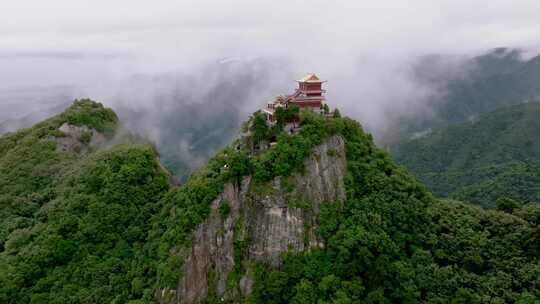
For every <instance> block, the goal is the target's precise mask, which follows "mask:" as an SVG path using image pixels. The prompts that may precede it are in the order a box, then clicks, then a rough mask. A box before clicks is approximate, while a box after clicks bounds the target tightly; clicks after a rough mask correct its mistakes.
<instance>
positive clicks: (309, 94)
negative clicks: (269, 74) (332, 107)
mask: <svg viewBox="0 0 540 304" xmlns="http://www.w3.org/2000/svg"><path fill="white" fill-rule="evenodd" d="M296 82H298V87H297V88H296V90H295V91H294V93H292V94H290V95H280V96H278V97H276V98H275V99H274V100H272V101H270V102H268V104H267V105H266V107H265V108H264V109H263V110H262V111H263V113H264V114H265V115H266V120H267V121H268V122H269V123H274V122H275V111H276V109H277V108H279V107H284V108H287V107H288V106H289V105H291V104H294V105H297V106H298V107H300V109H308V110H312V111H314V112H316V113H320V112H321V111H322V107H323V105H324V103H325V101H326V99H325V97H324V93H326V90H323V89H322V84H323V83H325V82H326V81H324V80H320V79H319V77H317V75H315V74H308V75H306V76H304V77H303V78H302V79H299V80H297V81H296Z"/></svg>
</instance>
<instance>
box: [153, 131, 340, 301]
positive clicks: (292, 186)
mask: <svg viewBox="0 0 540 304" xmlns="http://www.w3.org/2000/svg"><path fill="white" fill-rule="evenodd" d="M304 169H305V170H304V172H302V173H297V174H294V175H292V176H290V177H287V178H276V179H274V180H273V181H271V182H270V183H267V184H257V183H254V182H252V179H251V178H250V177H245V178H244V179H243V181H242V182H241V183H240V185H233V184H227V185H225V188H224V191H223V193H221V195H219V196H218V197H217V198H216V199H215V200H214V201H213V203H212V212H211V215H210V216H209V218H208V219H207V220H206V222H204V223H203V224H201V225H200V226H199V228H198V229H197V230H196V232H195V233H194V236H193V241H192V246H191V248H190V249H189V251H188V253H187V257H186V259H185V261H184V265H183V268H182V270H181V271H182V278H181V280H180V282H179V284H178V286H177V289H176V290H161V291H159V292H158V299H159V302H160V303H199V302H201V301H202V300H204V299H205V298H207V296H209V295H213V296H216V297H218V298H220V299H228V298H239V297H240V298H241V297H246V296H249V294H250V293H251V290H252V286H253V283H254V281H253V276H252V274H253V271H252V270H251V269H250V266H249V264H250V262H264V263H267V264H269V265H271V266H274V267H279V265H280V258H281V255H282V254H283V253H285V252H287V251H290V250H292V251H304V250H309V249H310V248H314V247H319V246H323V244H322V243H321V241H320V240H318V239H317V237H316V236H315V233H314V228H315V227H316V225H317V223H316V216H317V214H318V212H319V210H320V207H321V204H325V203H339V202H342V201H344V200H345V187H344V176H345V172H346V158H345V144H344V141H343V139H342V138H341V137H340V136H333V137H330V138H328V139H327V140H326V141H325V142H324V143H322V144H321V145H318V146H316V147H315V148H314V149H313V153H311V155H310V157H309V158H307V159H305V160H304Z"/></svg>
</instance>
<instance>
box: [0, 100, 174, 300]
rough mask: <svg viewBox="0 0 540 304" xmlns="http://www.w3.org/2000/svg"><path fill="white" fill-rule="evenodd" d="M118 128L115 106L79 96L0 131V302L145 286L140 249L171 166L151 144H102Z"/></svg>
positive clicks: (102, 296)
mask: <svg viewBox="0 0 540 304" xmlns="http://www.w3.org/2000/svg"><path fill="white" fill-rule="evenodd" d="M118 128H119V122H118V118H117V117H116V114H115V113H114V112H113V111H112V110H110V109H107V108H104V107H103V106H102V105H101V104H98V103H95V102H92V101H90V100H81V101H75V102H74V104H73V105H72V106H71V107H69V108H68V109H67V110H66V111H65V112H63V113H61V114H60V115H58V116H55V117H53V118H50V119H48V120H46V121H44V122H41V123H39V124H37V125H35V126H33V127H31V128H28V129H22V130H19V131H17V132H15V133H8V134H6V135H3V136H2V137H0V269H2V271H0V302H2V303H105V302H115V301H116V302H118V303H125V302H126V301H127V299H129V298H130V297H128V296H127V295H128V294H131V293H134V292H135V293H139V294H142V292H143V289H144V287H145V286H147V285H145V283H144V282H145V281H144V277H145V276H147V275H149V274H148V273H147V269H149V266H148V265H149V264H151V261H148V260H146V259H145V256H144V255H142V254H141V252H142V250H143V247H144V244H145V242H146V241H145V240H146V234H147V230H149V218H150V216H151V215H152V214H154V213H155V212H156V209H159V208H158V206H159V204H157V202H158V201H159V199H160V197H161V195H162V194H163V193H164V192H165V191H166V190H167V189H168V187H169V185H168V176H167V175H166V173H165V172H163V171H162V169H161V167H160V166H159V163H158V161H157V160H156V156H157V154H156V152H155V151H154V149H153V148H152V147H150V146H145V145H134V144H127V145H119V146H115V147H114V148H112V149H102V148H101V147H100V146H99V144H106V143H107V142H108V141H110V140H111V139H112V138H113V136H115V134H116V130H117V129H118ZM62 130H64V131H65V132H64V131H62ZM97 138H100V139H105V141H96V139H97ZM62 147H63V148H65V149H63V148H62Z"/></svg>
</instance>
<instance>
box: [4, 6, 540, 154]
mask: <svg viewBox="0 0 540 304" xmlns="http://www.w3.org/2000/svg"><path fill="white" fill-rule="evenodd" d="M538 11H540V3H539V2H538V1H536V0H523V1H502V0H501V1H493V0H492V1H476V2H471V1H466V0H453V1H450V0H444V1H430V0H420V1H406V2H403V1H402V2H398V1H389V0H383V1H339V0H338V1H319V0H312V1H296V0H293V1H267V0H263V1H247V0H238V1H237V0H234V1H208V0H203V1H172V0H165V1H159V2H156V3H150V2H139V1H128V0H119V1H104V0H94V1H67V0H51V1H46V2H43V1H29V0H27V1H16V2H15V1H10V2H9V3H5V4H3V6H2V10H0V37H1V38H2V39H0V67H1V68H0V120H6V119H9V118H17V117H22V116H24V114H25V113H31V112H35V111H43V108H44V107H45V108H46V107H47V105H49V104H51V105H58V104H62V103H63V102H65V101H67V100H66V99H70V98H74V97H90V98H94V99H98V100H100V101H102V102H104V103H105V104H107V105H109V106H112V107H113V108H115V109H116V110H118V111H119V113H120V115H121V116H122V117H123V118H124V119H125V122H126V124H127V126H128V127H129V128H130V129H133V130H135V131H137V132H139V133H142V134H144V135H146V136H148V137H149V138H151V139H152V140H153V141H155V142H157V143H159V144H161V145H163V146H164V145H165V144H164V141H165V140H169V139H170V138H171V136H173V135H177V136H179V137H178V142H176V143H174V144H172V145H171V147H174V148H172V149H175V150H177V151H178V154H179V155H183V157H188V156H189V153H190V152H189V151H191V150H192V149H193V146H196V145H197V144H200V142H201V141H203V142H204V143H205V144H206V145H208V142H212V141H214V142H215V145H211V148H212V149H213V148H215V147H217V146H220V145H222V143H221V142H220V140H218V138H219V137H220V136H221V137H222V138H223V137H231V136H233V135H232V134H233V133H234V132H231V130H224V129H223V128H224V127H223V126H222V125H220V124H217V123H216V121H217V120H218V119H219V118H220V117H222V118H224V119H230V120H231V125H227V126H226V128H230V129H232V131H235V127H234V126H236V128H237V127H238V124H239V123H240V121H241V120H242V119H243V118H245V117H246V116H247V114H248V113H250V112H251V111H253V110H255V109H257V108H258V107H260V106H262V105H263V104H264V103H265V102H266V101H267V100H268V99H269V98H271V97H273V96H274V95H277V94H281V93H287V92H289V91H291V90H292V89H293V88H294V85H295V84H294V82H293V80H294V79H296V78H297V77H300V76H302V74H304V73H307V72H316V73H318V74H319V75H320V76H321V77H322V78H324V79H326V80H328V83H327V89H328V100H329V102H330V104H331V105H332V106H336V107H339V108H340V109H342V110H343V111H345V112H346V113H347V114H348V115H350V116H353V117H355V118H358V119H359V120H361V121H362V123H363V124H364V125H365V126H366V127H367V128H368V129H369V130H370V131H372V132H374V133H375V135H376V136H382V135H383V134H385V133H387V132H389V130H391V129H392V128H394V123H395V121H396V120H397V119H398V118H400V117H407V116H414V115H419V113H420V114H421V115H430V113H431V109H430V103H431V102H434V101H435V100H438V98H437V95H438V94H441V92H440V90H439V88H438V87H437V86H436V85H433V82H430V81H425V79H420V78H419V75H418V74H417V72H418V71H416V70H415V64H416V63H417V62H418V61H419V60H420V59H421V58H424V57H423V56H425V55H426V54H444V55H448V56H447V58H455V60H451V61H450V62H448V66H447V67H448V73H455V72H456V71H455V69H454V67H456V66H458V67H459V62H460V60H462V59H463V58H464V57H462V56H465V57H467V56H472V55H474V54H478V53H481V52H484V51H486V50H488V49H491V48H493V47H497V46H510V47H518V48H522V49H525V50H527V51H530V52H531V53H535V52H536V51H538V49H540V48H539V46H540V41H539V40H538V34H539V30H538V29H539V28H540V19H538V14H537V12H538ZM438 68H440V66H438ZM440 74H441V73H439V74H438V75H440ZM51 90H52V92H54V93H50V92H51ZM46 91H48V92H49V93H48V94H45V93H43V92H46ZM14 92H15V93H14ZM29 92H31V93H29ZM13 96H16V97H17V98H14V97H13ZM21 96H26V97H22V98H21ZM43 96H46V97H43ZM51 96H53V98H52V99H54V98H56V97H54V96H57V101H51V98H50V97H51ZM205 132H206V134H207V137H206V138H201V137H204V136H203V134H204V133H205ZM214 138H215V139H214ZM201 145H202V144H201ZM205 157H206V156H205V155H203V156H202V158H203V159H204V158H205ZM192 158H193V160H194V162H199V161H197V160H199V159H201V156H200V155H192Z"/></svg>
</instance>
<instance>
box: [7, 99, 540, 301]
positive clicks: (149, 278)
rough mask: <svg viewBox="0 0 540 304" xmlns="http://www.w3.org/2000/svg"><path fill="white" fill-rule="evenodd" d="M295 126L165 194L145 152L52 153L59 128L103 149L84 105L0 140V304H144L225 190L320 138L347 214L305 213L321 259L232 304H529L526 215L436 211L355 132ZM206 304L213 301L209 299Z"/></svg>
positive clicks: (294, 157)
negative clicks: (341, 151)
mask: <svg viewBox="0 0 540 304" xmlns="http://www.w3.org/2000/svg"><path fill="white" fill-rule="evenodd" d="M301 118H302V119H301V125H302V130H301V131H300V133H299V134H295V135H290V134H285V133H283V132H281V131H280V130H279V129H272V130H263V131H264V132H262V133H261V134H263V135H264V136H274V135H277V144H276V145H274V146H273V147H271V148H270V149H269V150H267V151H265V152H264V153H261V154H258V155H251V154H250V153H249V151H246V150H244V149H236V148H235V146H234V145H233V146H231V147H228V148H226V149H224V150H223V151H221V152H220V153H218V154H216V155H215V156H214V157H213V158H211V159H210V161H209V162H208V164H207V165H206V166H204V167H202V168H200V169H199V170H198V171H197V172H195V173H194V174H193V175H192V176H191V178H190V179H189V180H188V182H187V183H186V184H185V185H184V186H182V187H180V188H176V189H171V190H170V189H169V186H168V182H167V175H166V173H165V172H163V171H162V169H161V167H160V165H159V163H158V162H157V160H156V156H157V155H156V153H155V151H154V149H153V148H151V147H149V146H141V145H136V144H124V145H119V146H115V147H113V148H100V147H89V148H88V149H86V150H84V151H83V152H76V151H73V152H69V151H68V152H63V151H59V150H58V149H57V148H56V145H55V142H56V141H55V138H57V137H62V136H65V135H63V134H62V133H61V132H59V130H58V128H59V127H60V126H61V125H62V124H63V123H65V122H69V123H70V124H73V125H87V126H89V127H92V128H94V129H96V130H99V131H101V132H104V133H105V134H107V136H108V137H111V136H112V135H113V134H114V130H115V129H116V128H117V126H118V122H117V119H116V116H115V115H114V113H113V112H112V111H110V110H108V109H105V108H103V107H102V106H101V105H100V104H97V103H94V102H91V101H80V102H76V103H75V104H74V105H73V106H72V107H70V108H69V109H68V110H67V111H66V112H64V113H63V114H61V115H59V116H57V117H54V118H52V119H49V120H47V121H45V122H43V123H40V124H38V125H36V126H34V127H32V128H30V129H24V130H20V131H18V132H16V133H12V134H8V135H4V136H2V137H0V193H1V195H0V216H1V240H0V241H1V247H0V269H2V271H1V272H0V302H2V303H132V304H133V303H152V302H154V299H155V292H156V291H157V290H158V288H164V287H172V288H174V287H176V285H177V284H178V280H179V278H180V276H181V275H182V274H181V272H180V271H179V269H180V266H181V265H182V263H183V261H182V254H181V253H182V252H184V251H185V250H186V249H187V248H189V246H190V244H191V237H192V232H193V230H194V229H195V228H196V227H197V225H198V224H200V223H202V222H203V221H204V220H205V219H206V218H207V217H208V215H209V213H210V204H211V202H212V200H213V199H214V198H215V197H216V196H217V195H218V194H219V193H220V192H221V191H222V190H223V186H224V184H225V183H226V182H232V183H238V182H239V180H241V178H242V177H243V176H246V175H251V176H252V177H253V180H254V182H256V183H260V184H264V183H265V182H268V181H270V180H272V178H273V177H275V176H288V175H290V174H292V173H293V172H302V170H303V168H302V163H303V162H302V160H303V159H304V158H306V157H308V156H309V155H310V153H311V149H312V148H313V147H314V146H315V145H317V144H319V143H321V142H322V141H323V140H324V139H325V138H327V137H329V136H332V135H339V136H341V137H342V138H343V139H344V140H345V146H346V159H347V174H346V177H345V184H346V193H347V200H346V201H345V202H335V204H325V206H326V207H324V208H323V210H321V211H320V214H318V222H319V228H318V229H317V234H318V235H319V236H320V237H321V239H322V240H324V247H323V248H320V249H316V250H312V251H309V252H304V253H292V252H291V253H290V254H288V255H287V256H286V257H284V264H283V267H281V268H279V269H273V268H270V267H269V266H267V265H264V264H258V265H255V266H256V269H257V271H256V273H255V278H256V282H255V286H254V290H253V294H252V296H251V297H250V298H248V299H238V301H242V302H247V303H359V302H366V303H394V302H404V303H418V302H424V303H449V302H454V303H488V302H490V303H492V302H493V303H535V301H538V299H540V281H539V279H538V278H540V265H539V261H538V251H539V250H540V243H539V242H538V240H539V239H540V237H539V236H540V231H539V228H538V223H539V218H540V210H539V209H538V205H528V206H524V207H518V208H515V209H513V210H509V211H508V212H512V214H510V213H504V212H500V211H485V210H482V209H480V208H476V207H471V206H468V205H465V204H462V203H455V202H447V201H444V202H438V201H436V200H434V199H433V197H432V196H431V194H430V193H429V192H428V191H427V190H426V189H425V188H424V186H423V185H421V184H420V183H418V182H417V181H416V180H415V179H414V177H412V176H411V175H410V174H409V173H408V172H407V171H406V170H405V169H403V168H402V167H399V166H397V165H396V164H395V163H394V162H393V161H392V160H391V158H390V156H389V155H388V154H387V153H385V152H384V151H382V150H380V149H378V148H377V147H376V146H375V145H374V143H373V141H372V138H371V136H370V135H368V134H366V133H364V131H363V130H362V127H361V126H360V125H359V124H358V123H357V122H355V121H353V120H351V119H348V118H337V117H336V118H323V117H322V116H317V115H313V114H309V113H303V114H302V116H301ZM259 131H260V130H259ZM259 131H257V132H259ZM264 136H263V137H264ZM84 142H87V141H84ZM307 203H309V202H307ZM220 212H222V213H223V214H226V213H227V211H226V210H223V211H222V210H221V209H220ZM224 232H225V231H224ZM235 246H238V248H237V250H238V251H237V252H238V255H237V256H235V259H236V258H238V259H242V258H243V256H242V248H243V247H242V244H241V243H238V244H235ZM235 248H236V247H235ZM235 255H236V251H235ZM236 300H237V299H235V300H230V303H234V302H238V301H236ZM207 302H208V303H222V302H223V301H222V300H220V299H217V298H215V297H212V295H211V294H210V296H209V298H208V301H207Z"/></svg>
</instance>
